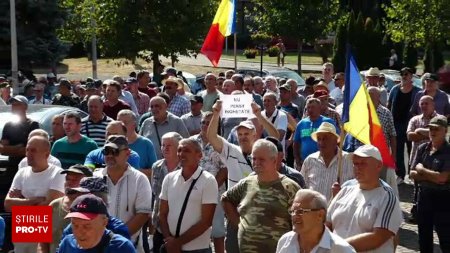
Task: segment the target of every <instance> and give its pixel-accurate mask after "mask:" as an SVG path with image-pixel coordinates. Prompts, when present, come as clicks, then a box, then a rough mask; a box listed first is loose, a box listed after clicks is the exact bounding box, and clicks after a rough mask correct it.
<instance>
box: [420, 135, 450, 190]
mask: <svg viewBox="0 0 450 253" xmlns="http://www.w3.org/2000/svg"><path fill="white" fill-rule="evenodd" d="M419 163H421V164H422V165H423V167H425V168H426V169H429V170H432V171H436V172H445V171H450V144H449V143H448V142H445V143H444V145H442V146H441V147H440V148H439V149H438V150H436V152H434V153H431V142H427V143H423V144H421V145H420V146H419V148H418V149H417V154H416V157H415V159H414V161H413V162H412V168H415V167H416V165H417V164H419ZM419 185H420V186H422V187H426V188H432V189H438V190H446V191H449V190H450V183H446V184H443V185H438V184H435V183H433V182H429V181H420V182H419Z"/></svg>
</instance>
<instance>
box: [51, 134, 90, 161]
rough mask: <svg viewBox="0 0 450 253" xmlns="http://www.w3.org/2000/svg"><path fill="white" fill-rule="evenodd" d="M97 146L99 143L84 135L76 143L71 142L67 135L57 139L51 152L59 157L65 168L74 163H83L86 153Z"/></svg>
mask: <svg viewBox="0 0 450 253" xmlns="http://www.w3.org/2000/svg"><path fill="white" fill-rule="evenodd" d="M97 148H98V146H97V143H95V141H93V140H92V139H90V138H88V137H86V136H84V135H82V136H81V139H80V140H79V141H77V142H75V143H69V141H68V139H67V136H65V137H63V138H61V139H59V140H57V141H55V143H54V144H53V147H52V152H51V154H52V156H54V157H56V158H58V159H59V161H60V162H61V164H62V168H63V169H68V168H69V167H70V166H72V165H74V164H83V163H84V160H85V158H86V155H87V154H89V152H91V151H92V150H94V149H97Z"/></svg>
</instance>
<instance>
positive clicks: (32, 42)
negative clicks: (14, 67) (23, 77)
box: [0, 0, 68, 69]
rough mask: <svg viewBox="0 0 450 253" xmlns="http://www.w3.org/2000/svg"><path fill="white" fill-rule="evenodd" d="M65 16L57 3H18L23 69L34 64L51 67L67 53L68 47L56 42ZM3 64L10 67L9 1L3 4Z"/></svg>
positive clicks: (0, 47) (41, 0)
mask: <svg viewBox="0 0 450 253" xmlns="http://www.w3.org/2000/svg"><path fill="white" fill-rule="evenodd" d="M66 14H67V13H66V12H65V11H64V10H62V9H61V8H59V6H58V4H57V1H45V0H36V1H27V0H16V27H17V29H16V33H17V47H18V49H19V50H18V52H17V54H18V60H19V67H20V68H26V69H28V68H30V67H31V66H32V65H33V64H38V65H43V66H49V67H52V66H54V65H55V64H56V63H58V62H59V61H61V60H62V59H64V57H65V54H66V53H67V51H68V44H67V43H64V42H62V41H61V40H59V39H58V38H57V34H56V30H57V29H58V28H59V27H61V26H62V24H63V23H64V20H65V18H66ZM0 64H1V65H4V66H9V65H10V64H11V31H10V6H9V1H0Z"/></svg>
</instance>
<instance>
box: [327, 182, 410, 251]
mask: <svg viewBox="0 0 450 253" xmlns="http://www.w3.org/2000/svg"><path fill="white" fill-rule="evenodd" d="M327 222H331V224H332V225H333V229H334V231H333V232H334V233H336V234H337V235H339V236H341V237H342V238H344V239H346V238H349V237H351V236H354V235H358V234H362V233H367V232H372V231H373V229H374V228H384V229H387V230H389V231H391V232H392V233H393V236H392V237H391V238H390V239H389V240H387V241H386V242H385V243H384V244H383V245H381V246H380V247H378V248H377V249H375V250H371V251H367V252H371V253H385V252H394V243H393V238H394V235H395V234H396V233H397V231H398V229H399V227H400V225H401V224H402V222H403V216H402V211H401V209H400V203H399V201H398V199H397V197H396V195H395V193H394V192H393V190H392V189H391V188H390V187H389V185H387V184H386V183H385V182H383V181H381V180H380V186H379V187H377V188H375V189H373V190H362V189H360V187H359V184H358V182H357V181H356V180H355V179H353V180H350V181H347V182H346V183H345V184H344V187H343V188H342V189H341V190H340V191H339V193H338V194H337V195H336V197H335V198H334V199H333V201H332V202H331V204H330V206H329V207H328V213H327Z"/></svg>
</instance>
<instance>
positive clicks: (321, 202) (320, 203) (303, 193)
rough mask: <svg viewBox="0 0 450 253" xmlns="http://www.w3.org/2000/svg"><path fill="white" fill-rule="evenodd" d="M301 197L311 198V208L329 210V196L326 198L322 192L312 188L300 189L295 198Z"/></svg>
mask: <svg viewBox="0 0 450 253" xmlns="http://www.w3.org/2000/svg"><path fill="white" fill-rule="evenodd" d="M300 197H303V198H306V199H309V200H310V203H311V208H313V209H324V210H325V211H326V210H327V207H328V203H327V198H325V196H324V195H323V194H322V193H320V192H317V191H314V190H311V189H300V190H298V191H297V193H295V198H294V200H295V199H298V198H300Z"/></svg>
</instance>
